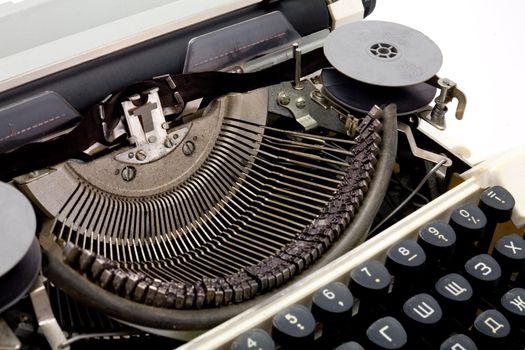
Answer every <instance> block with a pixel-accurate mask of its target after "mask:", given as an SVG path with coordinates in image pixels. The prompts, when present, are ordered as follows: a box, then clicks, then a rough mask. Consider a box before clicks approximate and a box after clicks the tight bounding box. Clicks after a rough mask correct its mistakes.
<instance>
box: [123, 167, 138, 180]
mask: <svg viewBox="0 0 525 350" xmlns="http://www.w3.org/2000/svg"><path fill="white" fill-rule="evenodd" d="M136 175H137V169H135V167H134V166H130V165H128V166H125V167H124V168H123V169H122V171H121V172H120V176H121V177H122V180H124V181H126V182H130V181H133V179H134V178H135V176H136Z"/></svg>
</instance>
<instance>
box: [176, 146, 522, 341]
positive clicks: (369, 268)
mask: <svg viewBox="0 0 525 350" xmlns="http://www.w3.org/2000/svg"><path fill="white" fill-rule="evenodd" d="M516 162H517V163H518V164H521V167H520V166H518V167H516ZM523 164H525V152H523V150H522V151H521V152H518V153H516V154H513V155H512V156H508V157H507V158H506V159H499V160H498V161H497V162H495V161H494V162H492V163H490V164H489V163H485V164H482V165H481V166H478V167H476V168H474V169H472V170H470V171H469V172H467V174H466V176H467V177H468V178H467V179H466V181H464V182H463V183H462V184H460V185H459V186H457V187H455V188H454V189H452V190H450V191H448V192H447V193H445V194H444V195H442V196H441V197H439V198H437V199H436V200H434V201H433V202H431V203H430V204H429V205H426V206H425V207H423V208H421V209H419V210H418V211H416V212H415V213H413V214H412V215H410V216H408V217H407V218H405V219H403V220H402V221H400V222H398V223H397V224H395V225H393V226H392V227H390V228H388V229H387V230H385V231H383V232H382V233H380V234H378V235H377V236H375V237H373V238H372V239H370V240H368V241H367V242H365V243H364V244H362V245H360V246H358V247H357V248H355V249H354V250H352V251H351V252H349V253H347V254H345V255H344V256H342V257H340V258H339V259H337V260H335V261H333V262H331V263H330V264H328V265H327V266H325V267H323V268H321V269H320V270H318V271H316V272H314V273H312V274H310V275H308V276H306V277H304V278H302V279H300V280H299V281H298V282H296V283H294V284H293V285H291V286H290V287H288V288H287V289H285V290H283V291H282V292H280V293H278V294H277V295H275V296H273V297H272V298H270V299H269V300H267V301H265V302H263V303H261V304H259V305H257V306H256V307H254V308H252V309H250V310H248V311H246V312H245V313H243V314H241V315H239V316H237V317H235V318H234V319H232V320H230V321H228V322H226V323H224V324H222V325H220V326H218V327H216V328H215V329H213V330H211V331H209V332H207V333H205V334H204V335H202V336H200V337H198V338H196V339H194V340H193V341H192V342H190V343H188V344H186V345H185V346H183V347H182V348H187V349H190V348H191V349H208V348H209V349H217V348H218V349H236V350H245V349H246V350H251V349H257V350H259V349H264V350H269V349H334V348H335V349H338V350H343V349H348V350H350V349H352V350H357V349H443V350H471V349H525V240H524V239H523V228H518V227H519V226H521V227H522V226H523V222H522V221H523V208H522V207H521V206H523V205H524V204H525V203H523V200H524V199H525V198H523V196H522V193H521V192H523V190H522V187H524V186H523V185H522V181H523V179H524V178H525V169H523V168H524V166H523ZM511 217H512V222H515V223H517V225H514V224H512V222H511Z"/></svg>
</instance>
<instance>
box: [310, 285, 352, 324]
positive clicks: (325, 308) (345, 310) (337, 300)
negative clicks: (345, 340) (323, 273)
mask: <svg viewBox="0 0 525 350" xmlns="http://www.w3.org/2000/svg"><path fill="white" fill-rule="evenodd" d="M353 304H354V297H353V296H352V293H351V292H350V290H349V289H348V287H347V286H346V285H344V284H343V283H341V282H332V283H330V284H329V285H327V286H325V287H324V288H321V289H319V290H318V291H317V292H316V293H315V294H314V296H313V298H312V313H313V315H314V317H315V319H316V320H317V321H319V322H331V323H333V322H340V321H343V320H344V319H345V318H346V317H349V316H352V306H353Z"/></svg>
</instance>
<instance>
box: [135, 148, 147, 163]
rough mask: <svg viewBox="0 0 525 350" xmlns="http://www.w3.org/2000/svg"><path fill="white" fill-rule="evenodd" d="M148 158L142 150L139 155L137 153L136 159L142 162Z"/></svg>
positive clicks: (138, 152)
mask: <svg viewBox="0 0 525 350" xmlns="http://www.w3.org/2000/svg"><path fill="white" fill-rule="evenodd" d="M147 156H148V155H147V154H146V152H144V150H141V149H139V150H138V151H137V153H135V158H136V159H137V160H140V161H143V160H144V159H146V157H147Z"/></svg>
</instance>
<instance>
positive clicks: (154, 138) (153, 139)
mask: <svg viewBox="0 0 525 350" xmlns="http://www.w3.org/2000/svg"><path fill="white" fill-rule="evenodd" d="M148 142H149V143H155V142H157V137H156V136H153V135H151V136H150V137H148Z"/></svg>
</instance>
